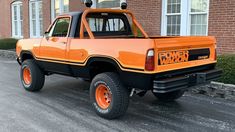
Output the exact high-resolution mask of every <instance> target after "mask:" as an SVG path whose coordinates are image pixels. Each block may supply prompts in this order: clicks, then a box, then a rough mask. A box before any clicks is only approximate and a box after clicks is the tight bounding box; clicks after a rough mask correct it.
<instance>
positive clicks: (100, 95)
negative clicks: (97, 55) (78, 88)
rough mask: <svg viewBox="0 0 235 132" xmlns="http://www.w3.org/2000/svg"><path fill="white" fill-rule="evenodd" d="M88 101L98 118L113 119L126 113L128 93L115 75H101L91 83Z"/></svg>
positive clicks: (108, 73) (110, 73) (109, 73)
mask: <svg viewBox="0 0 235 132" xmlns="http://www.w3.org/2000/svg"><path fill="white" fill-rule="evenodd" d="M90 99H91V103H92V106H93V108H94V109H95V111H96V113H97V114H98V115H99V116H101V117H103V118H105V119H115V118H118V117H121V116H123V115H124V114H125V113H126V110H127V108H128V105H129V92H128V89H127V88H126V87H124V86H123V84H122V82H121V80H120V78H119V76H118V75H117V74H116V73H112V72H107V73H101V74H98V75H97V76H95V78H94V79H93V80H92V82H91V86H90Z"/></svg>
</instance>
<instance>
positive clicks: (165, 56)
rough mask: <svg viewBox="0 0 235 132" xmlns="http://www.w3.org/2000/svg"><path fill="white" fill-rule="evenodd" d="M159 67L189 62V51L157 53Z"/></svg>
mask: <svg viewBox="0 0 235 132" xmlns="http://www.w3.org/2000/svg"><path fill="white" fill-rule="evenodd" d="M159 60H160V63H159V64H160V65H167V64H174V63H180V62H187V61H188V60H189V51H187V50H179V51H166V52H161V53H159Z"/></svg>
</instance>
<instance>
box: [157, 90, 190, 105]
mask: <svg viewBox="0 0 235 132" xmlns="http://www.w3.org/2000/svg"><path fill="white" fill-rule="evenodd" d="M184 92H185V90H177V91H174V92H170V93H154V92H153V95H154V96H155V97H156V98H157V99H158V100H159V101H162V102H172V101H175V100H177V99H179V98H180V97H182V96H183V95H184Z"/></svg>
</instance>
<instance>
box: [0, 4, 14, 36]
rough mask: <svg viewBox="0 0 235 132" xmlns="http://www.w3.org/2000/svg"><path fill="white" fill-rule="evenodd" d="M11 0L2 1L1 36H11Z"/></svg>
mask: <svg viewBox="0 0 235 132" xmlns="http://www.w3.org/2000/svg"><path fill="white" fill-rule="evenodd" d="M10 3H11V1H9V0H1V1H0V9H1V13H0V17H1V20H0V36H1V37H3V38H4V37H10V36H11V8H10V7H11V4H10Z"/></svg>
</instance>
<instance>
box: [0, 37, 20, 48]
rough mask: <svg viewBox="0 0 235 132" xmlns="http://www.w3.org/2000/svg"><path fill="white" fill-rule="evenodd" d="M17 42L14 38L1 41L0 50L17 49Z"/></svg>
mask: <svg viewBox="0 0 235 132" xmlns="http://www.w3.org/2000/svg"><path fill="white" fill-rule="evenodd" d="M17 41H18V40H17V39H13V38H5V39H0V49H5V50H7V49H15V48H16V43H17Z"/></svg>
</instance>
